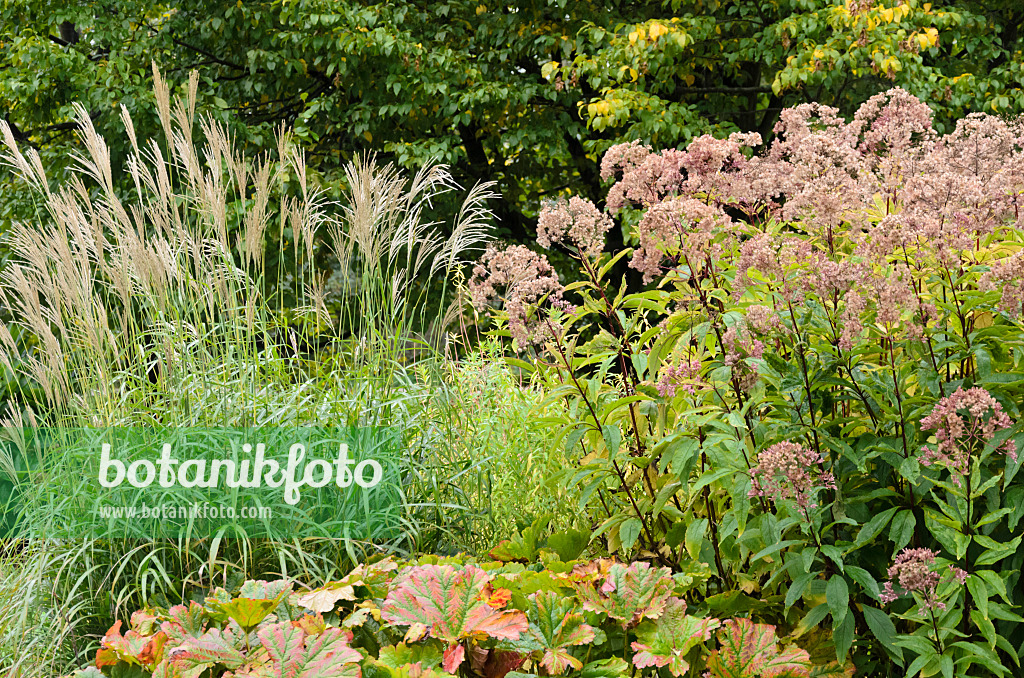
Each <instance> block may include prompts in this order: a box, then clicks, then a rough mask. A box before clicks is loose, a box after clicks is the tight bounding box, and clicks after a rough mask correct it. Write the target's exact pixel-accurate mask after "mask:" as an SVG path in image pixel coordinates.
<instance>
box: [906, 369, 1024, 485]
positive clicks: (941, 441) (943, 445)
mask: <svg viewBox="0 0 1024 678" xmlns="http://www.w3.org/2000/svg"><path fill="white" fill-rule="evenodd" d="M1011 426H1013V420H1012V419H1010V417H1009V415H1007V414H1006V413H1005V412H1003V406H1002V405H1001V404H1000V403H999V402H998V401H997V400H996V399H995V398H993V397H992V396H991V395H990V394H989V392H988V391H986V390H985V389H983V388H980V387H978V386H975V387H974V388H970V389H967V390H964V389H963V388H958V389H957V390H956V392H955V393H953V394H952V395H950V396H947V397H945V398H943V399H942V400H940V401H939V402H938V403H937V404H936V405H935V407H934V409H932V411H931V414H929V415H928V416H927V417H925V418H924V419H922V420H921V428H922V429H923V430H925V431H935V440H936V442H935V445H934V446H933V447H929V446H927V445H925V446H924V447H922V448H921V456H920V460H921V463H922V464H924V465H925V466H930V465H931V464H936V463H937V464H941V465H943V466H946V467H947V468H948V469H949V470H950V472H951V473H952V475H953V482H954V483H955V484H957V485H959V484H960V478H961V477H963V476H966V475H967V474H968V473H970V470H971V469H970V463H971V455H972V454H973V453H974V452H978V451H980V450H981V448H982V447H984V445H985V443H987V442H988V441H990V440H992V438H994V437H995V434H996V432H997V431H1001V430H1003V429H1007V428H1010V427H1011ZM1001 449H1002V450H1003V451H1004V452H1005V453H1006V455H1007V456H1009V457H1010V459H1013V460H1014V461H1016V459H1017V450H1016V447H1015V446H1014V443H1013V441H1012V440H1007V441H1006V443H1004V444H1003V445H1002V448H1001Z"/></svg>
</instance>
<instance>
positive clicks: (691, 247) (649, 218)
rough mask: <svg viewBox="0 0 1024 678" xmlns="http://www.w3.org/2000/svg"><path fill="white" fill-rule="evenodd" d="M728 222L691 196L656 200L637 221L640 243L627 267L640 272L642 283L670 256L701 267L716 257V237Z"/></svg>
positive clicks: (655, 274) (658, 272)
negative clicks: (642, 277) (642, 275)
mask: <svg viewBox="0 0 1024 678" xmlns="http://www.w3.org/2000/svg"><path fill="white" fill-rule="evenodd" d="M728 221H729V219H728V217H727V216H726V215H725V214H723V213H722V212H721V210H719V209H717V208H715V207H713V206H711V205H708V204H707V203H705V202H702V201H700V200H696V199H694V198H668V199H667V200H664V201H662V202H659V203H656V204H654V205H652V206H651V207H650V208H648V209H647V212H646V213H644V216H643V218H642V219H641V220H640V223H639V224H637V235H639V237H640V246H639V247H637V248H636V250H635V251H634V252H633V257H632V258H631V259H630V262H629V266H630V268H633V269H636V270H638V271H640V272H641V273H643V274H644V282H645V283H649V282H651V281H652V280H654V279H655V278H656V277H658V276H660V275H661V274H662V273H664V271H663V268H662V266H663V263H664V262H665V260H666V259H667V258H670V257H672V258H675V259H679V260H681V263H687V264H689V265H690V266H693V267H694V268H698V267H700V266H703V265H705V262H706V260H707V259H709V258H710V259H712V260H715V259H718V258H719V256H720V254H721V246H720V245H719V244H718V242H716V236H717V234H718V233H719V232H720V231H721V230H722V229H723V226H725V224H726V223H728ZM691 274H693V271H691Z"/></svg>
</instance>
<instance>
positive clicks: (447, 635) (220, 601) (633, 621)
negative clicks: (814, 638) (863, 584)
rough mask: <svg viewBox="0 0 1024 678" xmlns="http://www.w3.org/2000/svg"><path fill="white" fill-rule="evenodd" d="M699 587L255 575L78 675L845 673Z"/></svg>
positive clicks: (436, 576) (457, 566) (124, 638)
mask: <svg viewBox="0 0 1024 678" xmlns="http://www.w3.org/2000/svg"><path fill="white" fill-rule="evenodd" d="M693 593H694V591H693V588H692V581H690V580H688V579H687V578H685V577H679V576H676V577H673V576H672V575H671V573H670V571H669V570H668V569H667V568H658V567H652V566H651V565H650V564H649V563H632V564H625V563H619V562H615V561H612V560H597V561H591V562H583V561H573V562H569V563H563V562H561V561H559V560H557V559H555V560H553V561H551V562H549V563H548V566H547V567H546V568H542V567H537V566H531V567H526V566H524V565H522V564H516V565H503V564H500V563H494V562H491V563H475V562H472V561H466V562H463V561H461V560H459V559H450V558H449V559H438V558H436V557H428V558H422V559H420V560H419V561H417V562H414V563H404V564H403V563H399V562H397V561H395V560H392V559H390V558H389V559H385V560H381V561H377V562H374V563H370V564H365V565H361V566H359V567H358V568H356V569H355V570H354V571H353V572H352V573H351V574H349V575H348V576H347V577H345V578H344V579H342V580H340V581H336V582H330V583H328V584H327V585H325V586H322V587H320V588H317V589H314V590H300V591H294V590H293V583H292V582H291V581H285V580H279V581H273V582H263V581H250V582H246V583H245V584H244V585H243V586H242V587H241V589H240V590H239V591H238V592H237V594H235V595H232V594H229V593H228V592H227V591H225V590H223V589H218V590H216V591H214V592H213V594H212V595H211V596H209V597H207V598H206V600H205V601H204V602H203V603H199V602H195V601H192V602H190V603H189V604H187V605H177V606H174V607H172V608H170V609H169V610H161V609H147V610H142V611H139V612H136V613H135V614H133V615H132V617H131V623H130V624H129V627H128V629H127V630H125V631H124V632H122V629H121V623H120V622H118V623H116V624H115V625H114V626H113V627H112V628H111V629H110V630H109V631H108V632H107V633H106V635H105V636H104V637H103V640H102V645H101V647H100V649H99V651H98V652H97V654H96V658H95V661H94V662H93V665H92V666H91V667H88V668H86V669H83V670H81V671H79V672H77V673H76V674H75V675H76V676H77V677H78V678H88V677H89V676H97V677H98V676H100V675H103V676H127V675H132V676H140V677H141V676H149V675H153V676H162V677H167V678H170V677H171V676H200V675H201V676H211V677H222V678H228V677H229V676H231V677H234V678H241V677H242V676H251V677H255V676H304V677H306V678H328V677H330V676H336V677H349V678H360V677H361V676H365V677H366V678H412V677H420V678H422V677H423V676H434V677H437V678H440V677H441V676H444V675H452V674H458V675H462V676H470V675H476V676H484V677H486V678H504V677H505V676H512V677H513V678H526V676H531V675H544V676H556V675H565V674H566V673H568V672H572V673H574V674H576V675H582V676H593V677H595V678H597V677H608V678H612V677H614V676H621V675H625V674H627V673H628V672H632V673H633V674H635V673H636V672H637V671H639V672H640V673H642V674H650V675H653V674H654V673H656V672H657V671H658V670H659V669H660V668H661V667H665V670H666V671H667V672H668V673H669V674H671V675H673V676H682V675H687V674H689V675H699V674H700V673H701V672H702V671H705V670H706V671H707V672H708V673H705V674H704V675H709V676H712V677H713V678H727V677H728V678H755V677H757V676H763V677H765V678H768V677H769V676H772V677H776V678H784V677H791V678H796V677H799V676H811V675H817V676H823V675H842V674H844V673H845V670H844V669H843V668H841V667H839V666H838V665H836V664H835V663H834V662H832V663H828V662H824V663H818V662H816V661H815V660H814V659H813V657H812V654H811V653H810V652H808V650H805V649H802V648H800V647H798V646H796V645H795V644H793V643H791V642H786V641H788V639H782V638H779V637H778V635H777V632H776V628H775V627H774V626H772V625H770V624H761V623H757V622H755V621H753V620H751V619H747V618H742V617H739V618H734V619H717V618H714V617H711V616H708V615H707V614H706V612H707V607H706V605H704V601H701V600H700V599H699V597H695V596H693ZM688 601H689V602H688ZM695 612H696V613H697V614H694V613H695ZM702 613H703V614H702ZM819 649H820V648H815V649H814V651H815V653H817V654H821V653H820V651H819Z"/></svg>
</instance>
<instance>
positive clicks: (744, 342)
mask: <svg viewBox="0 0 1024 678" xmlns="http://www.w3.org/2000/svg"><path fill="white" fill-rule="evenodd" d="M722 344H723V346H722V348H723V349H724V350H725V360H724V361H723V362H724V363H725V366H726V367H731V368H732V375H733V377H734V378H735V379H736V381H737V384H738V385H739V387H740V388H741V389H742V390H744V391H749V390H750V389H751V388H753V386H754V383H755V382H756V381H757V374H758V373H757V368H756V367H754V366H751V365H750V364H749V363H748V362H747V360H746V359H747V358H754V359H755V360H760V359H761V358H762V357H763V356H764V343H763V342H761V340H759V339H755V338H754V337H753V336H752V335H751V333H750V330H749V328H746V327H740V326H739V325H738V324H733V325H730V326H729V327H728V328H726V330H725V333H724V334H723V335H722Z"/></svg>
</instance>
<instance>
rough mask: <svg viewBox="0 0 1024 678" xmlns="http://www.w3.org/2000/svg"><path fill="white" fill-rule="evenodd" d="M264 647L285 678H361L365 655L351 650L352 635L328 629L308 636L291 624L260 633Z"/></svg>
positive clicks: (266, 628) (265, 629)
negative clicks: (361, 664) (362, 661)
mask: <svg viewBox="0 0 1024 678" xmlns="http://www.w3.org/2000/svg"><path fill="white" fill-rule="evenodd" d="M257 636H258V637H259V639H260V643H261V644H262V645H263V647H264V648H266V650H267V654H269V655H270V658H271V660H273V662H274V669H275V671H276V673H274V674H273V675H275V676H280V677H281V678H360V676H361V671H360V668H359V664H358V662H359V661H360V660H362V658H363V657H362V655H361V654H359V652H358V651H356V650H354V649H353V648H352V647H350V646H349V644H348V643H349V641H350V640H351V634H350V633H347V632H345V631H342V630H341V629H333V628H332V629H327V630H326V631H324V632H323V633H320V634H318V635H315V636H310V635H307V634H306V633H305V632H304V631H303V630H302V629H301V628H300V627H298V626H296V625H294V624H291V623H289V622H280V623H278V624H271V625H269V626H265V627H264V628H262V629H260V630H259V631H258V632H257Z"/></svg>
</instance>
